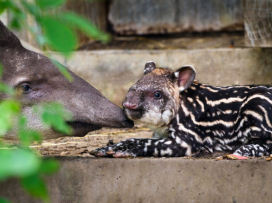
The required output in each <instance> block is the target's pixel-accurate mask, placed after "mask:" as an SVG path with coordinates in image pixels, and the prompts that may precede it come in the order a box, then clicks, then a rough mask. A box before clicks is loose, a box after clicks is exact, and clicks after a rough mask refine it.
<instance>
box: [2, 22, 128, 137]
mask: <svg viewBox="0 0 272 203" xmlns="http://www.w3.org/2000/svg"><path fill="white" fill-rule="evenodd" d="M0 62H1V64H2V65H3V67H4V71H3V75H2V82H4V83H5V84H7V85H10V86H12V87H14V88H15V89H17V90H20V91H21V92H22V94H21V96H20V101H21V102H22V105H23V109H22V111H23V114H24V116H25V117H27V118H28V120H29V121H30V122H29V127H30V128H33V129H36V130H39V131H42V133H43V135H44V138H53V137H59V136H61V135H60V134H58V133H56V132H54V131H53V130H52V129H47V128H44V125H42V123H41V122H40V120H39V119H38V118H37V116H36V114H35V112H34V111H33V108H32V107H33V105H39V104H43V103H47V102H49V103H50V102H58V103H61V104H62V105H64V107H66V109H67V110H68V111H70V113H71V114H72V116H73V118H72V120H67V123H68V124H70V125H71V126H72V127H73V130H74V133H73V135H74V136H84V135H85V134H86V133H88V132H90V131H92V130H96V129H99V128H101V127H103V126H105V127H117V128H121V127H132V126H133V122H132V121H130V120H129V119H127V117H126V116H125V114H124V112H123V110H122V109H121V108H119V107H118V106H116V105H115V104H113V103H111V102H110V101H109V100H107V99H106V98H105V97H104V96H103V95H102V94H101V93H100V92H98V91H97V90H96V89H95V88H94V87H92V86H91V85H90V84H88V83H87V82H86V81H84V80H83V79H81V78H80V77H78V76H77V75H75V74H74V73H72V72H71V71H69V70H68V71H69V73H70V74H71V76H72V77H73V80H72V82H69V81H68V80H67V79H66V78H65V77H64V76H63V75H62V74H61V73H60V71H59V70H58V69H57V68H56V66H55V65H54V64H53V63H52V61H51V60H50V59H48V58H47V57H45V56H43V55H41V54H38V53H35V52H32V51H29V50H27V49H25V48H24V47H23V46H22V45H21V43H20V41H19V39H18V38H17V37H16V36H15V35H14V34H13V33H12V32H10V31H9V30H8V29H7V28H6V27H5V26H4V25H3V23H2V22H1V21H0ZM4 98H7V95H5V94H0V100H2V99H4ZM7 137H10V138H12V137H13V135H8V136H7Z"/></svg>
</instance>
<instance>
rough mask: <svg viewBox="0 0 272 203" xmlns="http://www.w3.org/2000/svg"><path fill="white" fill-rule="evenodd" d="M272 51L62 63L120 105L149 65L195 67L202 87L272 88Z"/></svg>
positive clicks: (113, 53)
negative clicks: (263, 86)
mask: <svg viewBox="0 0 272 203" xmlns="http://www.w3.org/2000/svg"><path fill="white" fill-rule="evenodd" d="M271 56H272V49H252V48H249V49H239V48H236V49H235V48H234V49H233V48H227V49H201V50H160V51H149V50H110V51H86V52H84V51H80V52H76V53H75V54H74V56H73V57H72V58H71V59H69V60H67V61H66V60H64V59H61V57H59V58H58V59H59V61H60V62H61V63H63V64H64V65H65V66H67V67H68V68H70V69H71V70H72V71H74V72H75V73H76V74H78V75H79V76H81V77H82V78H84V79H85V80H87V81H88V82H89V83H91V84H92V85H93V86H95V87H96V88H97V89H98V90H99V91H100V92H102V94H104V95H105V96H106V97H108V98H109V99H110V100H112V101H113V102H115V103H116V104H118V105H121V101H122V100H123V98H124V97H125V94H126V92H127V90H128V89H129V87H130V86H131V85H132V84H134V83H135V82H136V81H137V80H138V79H139V78H140V77H141V76H142V74H143V69H144V65H145V63H146V62H147V61H150V60H151V61H154V62H155V63H156V64H157V66H160V67H169V68H172V69H177V68H179V67H181V66H183V65H187V64H191V65H193V66H194V67H195V68H196V71H197V76H196V79H197V80H199V81H200V82H202V83H206V84H211V85H218V86H225V85H242V84H244V85H245V84H270V85H271V84H272V57H271Z"/></svg>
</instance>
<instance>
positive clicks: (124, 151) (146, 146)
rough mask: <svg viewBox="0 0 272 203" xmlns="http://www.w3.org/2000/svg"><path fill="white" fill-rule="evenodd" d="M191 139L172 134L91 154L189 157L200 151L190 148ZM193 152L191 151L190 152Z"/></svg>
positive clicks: (128, 141) (98, 150)
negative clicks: (167, 136) (163, 137)
mask: <svg viewBox="0 0 272 203" xmlns="http://www.w3.org/2000/svg"><path fill="white" fill-rule="evenodd" d="M191 140H192V139H191V138H190V137H188V136H187V139H186V138H185V137H184V136H179V135H177V134H175V132H173V133H172V134H171V135H170V137H169V138H165V139H155V138H151V139H128V140H123V141H121V142H119V143H117V144H114V145H109V146H106V147H101V148H98V149H96V150H93V151H92V152H91V154H92V155H94V156H98V157H105V156H113V157H116V158H121V157H122V158H125V157H151V156H155V157H182V156H191V155H193V154H194V153H196V152H197V151H195V149H200V146H195V148H192V147H191V146H192V143H191V142H192V141H191ZM192 150H193V151H192Z"/></svg>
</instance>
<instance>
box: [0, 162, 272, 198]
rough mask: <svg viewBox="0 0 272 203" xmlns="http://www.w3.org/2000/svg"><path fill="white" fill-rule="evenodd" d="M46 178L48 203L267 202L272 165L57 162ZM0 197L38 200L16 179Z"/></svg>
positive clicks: (5, 185)
mask: <svg viewBox="0 0 272 203" xmlns="http://www.w3.org/2000/svg"><path fill="white" fill-rule="evenodd" d="M60 161H61V164H62V167H61V169H60V171H59V172H58V174H56V175H54V176H52V177H49V178H47V179H46V180H47V183H48V189H49V192H50V196H51V202H52V203H98V202H99V203H104V202H105V203H114V202H116V203H121V202H123V203H134V202H135V203H146V202H150V203H153V202H154V203H166V202H167V203H172V202H173V203H177V202H185V203H187V202H195V203H196V202H209V203H218V202H220V203H224V202H227V203H255V202H262V203H266V202H267V203H271V188H272V173H271V168H272V162H268V161H266V160H265V159H263V158H259V159H256V158H255V159H251V160H245V161H230V160H222V161H215V160H211V159H196V160H192V159H186V158H171V159H170V158H169V159H167V158H149V159H146V158H145V159H98V158H73V157H70V158H62V159H60ZM0 196H5V197H7V198H9V199H10V200H11V201H13V202H14V203H15V202H18V203H19V202H21V203H33V202H39V201H37V200H31V198H30V197H29V196H28V195H26V194H25V193H23V192H22V189H21V188H20V186H19V184H18V182H17V181H16V180H11V181H7V182H5V183H0Z"/></svg>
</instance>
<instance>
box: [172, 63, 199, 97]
mask: <svg viewBox="0 0 272 203" xmlns="http://www.w3.org/2000/svg"><path fill="white" fill-rule="evenodd" d="M195 75H196V71H195V68H194V67H193V66H191V65H186V66H183V67H182V68H180V69H178V70H176V71H175V72H174V73H173V75H172V78H174V79H175V81H176V82H177V83H178V86H179V91H180V92H181V91H183V90H186V89H187V88H188V87H190V85H191V84H192V83H193V82H194V79H195Z"/></svg>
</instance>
